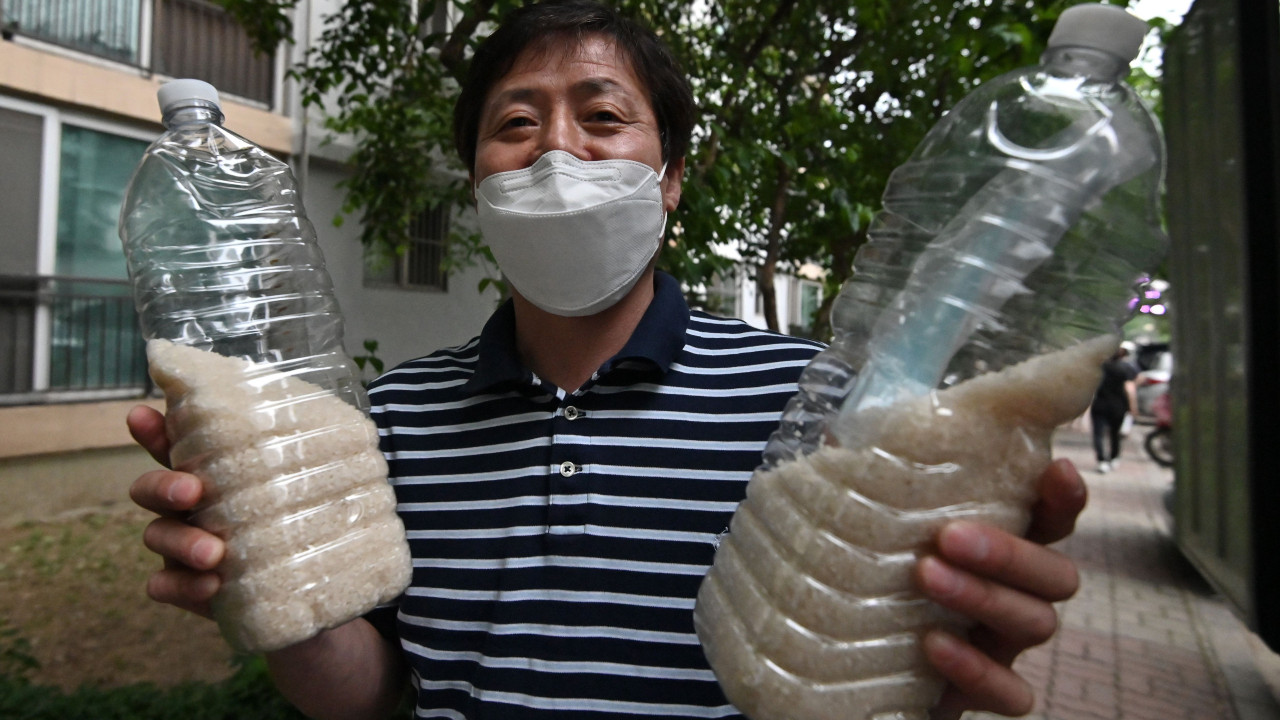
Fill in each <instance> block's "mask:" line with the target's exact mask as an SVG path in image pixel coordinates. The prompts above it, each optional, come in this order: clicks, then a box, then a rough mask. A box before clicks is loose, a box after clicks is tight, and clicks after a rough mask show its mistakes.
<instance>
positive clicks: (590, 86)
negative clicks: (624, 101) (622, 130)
mask: <svg viewBox="0 0 1280 720" xmlns="http://www.w3.org/2000/svg"><path fill="white" fill-rule="evenodd" d="M569 91H570V92H571V93H572V94H573V95H575V96H577V97H579V98H591V97H596V96H598V95H622V96H625V97H629V96H630V93H628V92H627V87H626V85H624V84H622V83H620V82H618V81H617V80H613V79H611V78H608V77H588V78H583V79H582V80H579V81H578V82H576V83H574V84H573V86H572V87H571V88H570V89H569ZM543 92H544V91H542V90H540V89H538V88H533V87H515V88H510V89H508V90H503V91H501V92H499V93H498V94H497V95H495V96H493V98H491V99H490V100H489V102H488V103H486V105H487V106H488V107H499V106H502V105H505V104H508V103H522V102H533V101H534V100H536V99H537V98H538V96H540V95H541V94H542V93H543Z"/></svg>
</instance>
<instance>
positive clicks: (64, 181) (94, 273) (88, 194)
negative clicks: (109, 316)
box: [55, 125, 147, 279]
mask: <svg viewBox="0 0 1280 720" xmlns="http://www.w3.org/2000/svg"><path fill="white" fill-rule="evenodd" d="M146 149H147V144H146V143H145V142H142V141H141V140H134V139H132V138H123V137H119V136H115V135H108V134H106V133H101V132H97V131H94V130H87V129H85V128H79V127H74V126H70V125H64V126H63V128H62V163H61V177H60V178H59V183H58V253H57V261H56V265H55V267H56V271H55V272H56V273H57V274H58V275H70V276H74V277H87V278H119V279H124V278H126V277H128V272H127V270H126V268H125V264H124V252H123V250H121V248H120V236H119V235H117V234H116V223H117V221H118V219H119V217H120V204H121V203H122V202H123V201H124V191H125V186H127V185H128V184H129V178H130V176H131V175H132V174H133V169H134V168H135V167H137V165H138V161H139V160H141V159H142V153H143V152H144V151H145V150H146Z"/></svg>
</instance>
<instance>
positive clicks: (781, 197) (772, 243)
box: [756, 158, 791, 332]
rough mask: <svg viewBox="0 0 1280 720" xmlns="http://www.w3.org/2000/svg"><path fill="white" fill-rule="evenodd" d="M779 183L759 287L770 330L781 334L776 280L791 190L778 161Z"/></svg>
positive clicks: (787, 172)
mask: <svg viewBox="0 0 1280 720" xmlns="http://www.w3.org/2000/svg"><path fill="white" fill-rule="evenodd" d="M776 165H777V168H778V183H777V185H775V186H774V190H773V212H772V217H771V218H770V219H769V235H768V237H766V238H765V250H764V262H763V263H761V265H760V269H759V271H757V272H756V287H757V288H758V289H759V291H760V300H761V301H762V303H763V310H764V321H765V324H766V325H767V326H768V328H769V329H770V330H773V331H774V332H782V329H781V326H780V324H779V323H778V288H777V286H776V284H775V283H774V279H775V278H776V277H777V273H778V258H779V257H781V255H782V227H783V225H785V224H786V214H787V193H788V191H789V190H790V189H791V171H790V170H788V169H787V164H786V163H784V162H783V161H782V158H778V159H777V161H776Z"/></svg>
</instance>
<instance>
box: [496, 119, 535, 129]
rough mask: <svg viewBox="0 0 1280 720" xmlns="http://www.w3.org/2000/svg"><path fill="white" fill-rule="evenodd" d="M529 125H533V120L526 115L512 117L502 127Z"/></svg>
mask: <svg viewBox="0 0 1280 720" xmlns="http://www.w3.org/2000/svg"><path fill="white" fill-rule="evenodd" d="M531 125H533V120H531V119H529V118H527V117H513V118H511V119H510V120H508V121H507V122H506V123H505V124H504V125H503V127H529V126H531Z"/></svg>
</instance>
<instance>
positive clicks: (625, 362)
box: [370, 273, 820, 720]
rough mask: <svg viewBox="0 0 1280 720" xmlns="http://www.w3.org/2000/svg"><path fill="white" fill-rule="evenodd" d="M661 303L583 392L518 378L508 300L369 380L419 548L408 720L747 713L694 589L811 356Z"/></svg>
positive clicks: (808, 346)
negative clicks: (711, 661) (702, 627)
mask: <svg viewBox="0 0 1280 720" xmlns="http://www.w3.org/2000/svg"><path fill="white" fill-rule="evenodd" d="M655 291H656V292H655V298H654V301H653V303H652V304H651V305H650V307H649V308H648V310H647V312H646V313H645V315H644V317H643V319H642V321H641V323H640V325H639V326H638V328H637V329H636V331H635V333H634V334H633V336H632V337H631V339H630V341H629V342H628V343H627V345H626V346H625V347H624V348H623V350H622V351H621V352H620V353H619V354H618V355H616V356H615V357H613V358H612V359H610V360H609V361H608V362H606V363H605V364H604V365H603V366H602V367H601V368H600V369H599V370H598V371H597V372H596V374H595V375H594V376H593V377H592V378H591V379H590V380H589V381H588V382H587V383H586V384H585V385H584V386H583V387H582V388H580V389H578V390H577V391H575V392H565V391H563V390H561V389H560V388H557V387H554V386H553V385H551V384H550V383H548V382H546V381H544V380H541V379H540V378H538V377H537V376H536V375H534V374H533V373H532V372H530V371H529V370H528V369H526V368H524V367H523V366H522V365H521V364H520V362H519V359H518V356H517V352H516V348H515V322H514V311H513V309H512V306H511V305H510V303H507V304H506V305H504V306H502V307H501V308H500V309H499V310H498V311H497V312H495V313H494V315H493V316H492V317H491V318H490V319H489V321H488V323H487V324H486V325H485V327H484V330H483V331H482V333H481V335H480V336H479V337H478V338H476V339H474V340H472V341H471V342H469V343H467V344H464V345H461V346H458V347H453V348H448V349H444V350H440V351H438V352H436V353H434V354H432V355H429V356H427V357H424V358H421V359H418V360H413V361H411V362H408V363H405V364H403V365H401V366H399V367H397V368H395V369H394V370H391V371H390V372H388V373H386V374H385V375H383V376H382V377H381V378H380V379H379V380H378V381H376V382H375V383H374V385H373V386H372V387H371V388H370V398H371V400H372V403H373V417H374V419H375V421H376V422H377V424H378V428H379V432H380V434H381V440H382V448H383V451H384V453H385V454H386V457H387V461H388V463H389V465H390V469H391V479H392V482H393V484H394V486H395V490H396V495H397V498H398V502H399V508H398V509H399V512H400V515H401V517H402V518H403V519H404V523H405V527H406V529H407V531H408V537H409V543H410V546H411V548H412V553H413V562H414V572H413V582H412V584H411V585H410V587H409V589H408V590H407V591H406V592H405V594H404V595H403V596H402V597H401V599H400V601H399V611H398V613H397V614H396V619H395V625H394V632H395V634H396V635H398V637H399V640H400V643H401V645H402V647H403V649H404V652H405V654H406V657H407V659H408V661H409V664H410V666H411V668H412V671H413V679H414V682H415V683H416V686H417V688H418V701H417V702H418V708H417V713H418V717H432V718H435V717H439V718H472V719H477V718H539V719H544V720H549V719H551V718H583V719H586V718H609V717H624V716H625V717H634V716H651V717H663V718H722V717H737V716H738V714H737V711H736V710H735V709H734V708H733V706H732V705H730V704H729V703H728V702H727V701H726V700H725V698H724V695H723V694H722V693H721V692H720V689H719V686H718V685H717V684H716V681H715V677H714V675H713V674H712V672H711V670H710V669H709V667H708V665H707V661H706V658H705V657H704V656H703V653H702V649H701V647H700V646H699V644H698V640H697V637H696V636H695V634H694V631H693V619H692V617H693V616H692V612H693V605H694V597H695V596H696V593H697V589H698V584H699V583H700V582H701V580H702V577H703V575H704V574H705V573H706V572H707V569H708V568H709V567H710V565H711V561H712V559H713V556H714V552H715V548H716V544H717V538H718V536H719V535H720V533H722V532H724V531H725V530H727V529H728V525H729V520H730V517H731V515H732V514H733V511H734V509H735V508H736V506H737V504H738V502H739V501H740V500H741V499H742V498H743V496H744V491H745V487H746V482H747V480H748V479H749V478H750V476H751V472H752V470H753V469H754V468H755V467H756V466H758V465H759V463H760V460H761V452H762V450H763V448H764V444H765V442H766V441H767V439H768V437H769V435H770V433H771V432H772V431H773V430H774V429H775V428H776V426H777V422H778V417H779V415H780V414H781V411H782V408H783V406H784V405H785V403H786V401H787V400H788V399H789V398H790V397H791V396H792V395H793V394H794V393H795V392H796V379H797V377H798V376H799V374H800V371H801V370H802V369H803V368H804V366H805V364H806V363H807V362H808V360H809V359H810V358H811V357H812V356H813V355H814V354H815V353H816V352H817V350H818V349H819V348H820V346H819V345H817V344H814V343H811V342H808V341H805V340H800V339H796V338H790V337H786V336H782V335H777V334H774V333H769V332H764V331H761V330H757V329H755V328H752V327H750V326H748V325H746V324H745V323H743V322H741V321H738V320H726V319H721V318H716V317H713V316H711V315H707V314H705V313H702V312H690V310H689V309H688V306H687V305H686V304H685V302H684V298H683V296H682V294H681V292H680V288H679V286H678V284H677V283H676V282H675V280H674V279H672V278H671V277H670V276H667V275H663V274H661V273H659V274H658V276H657V278H656V280H655ZM571 350H572V349H570V351H571ZM371 619H373V620H375V624H380V623H379V622H378V620H379V618H377V617H376V616H373V617H371Z"/></svg>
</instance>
